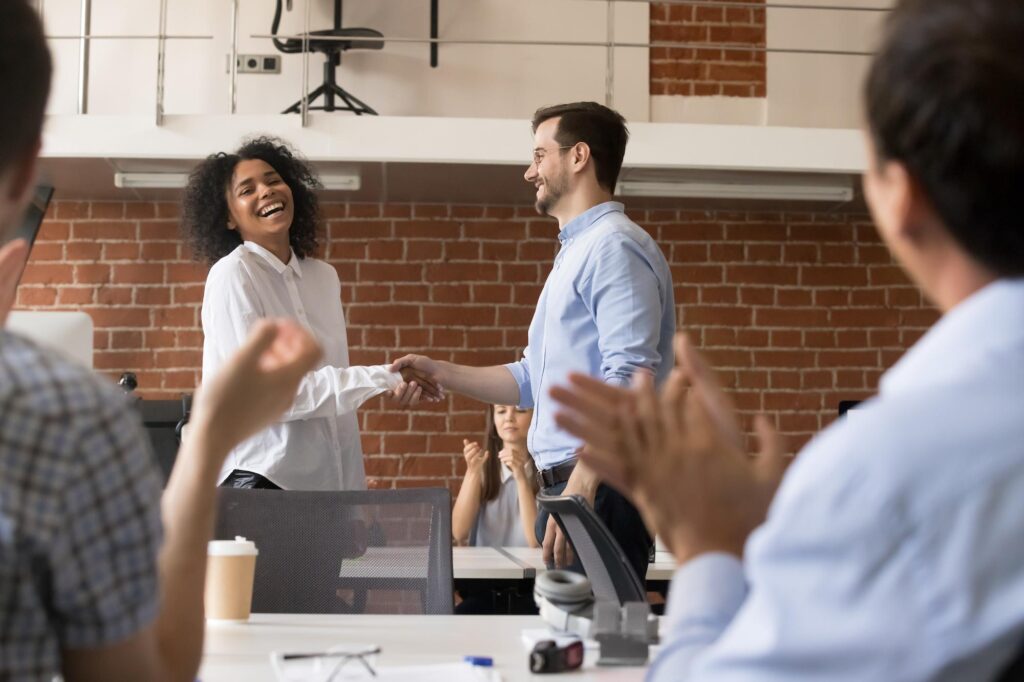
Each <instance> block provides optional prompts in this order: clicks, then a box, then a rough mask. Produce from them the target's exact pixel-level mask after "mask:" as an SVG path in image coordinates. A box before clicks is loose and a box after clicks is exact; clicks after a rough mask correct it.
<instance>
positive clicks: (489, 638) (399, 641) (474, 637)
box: [199, 614, 645, 682]
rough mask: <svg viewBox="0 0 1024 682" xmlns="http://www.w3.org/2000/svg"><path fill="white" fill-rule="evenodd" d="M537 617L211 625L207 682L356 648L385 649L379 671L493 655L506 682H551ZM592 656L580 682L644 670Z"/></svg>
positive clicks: (257, 618) (613, 679)
mask: <svg viewBox="0 0 1024 682" xmlns="http://www.w3.org/2000/svg"><path fill="white" fill-rule="evenodd" d="M540 627H543V624H542V622H541V620H540V618H539V617H538V616H334V615H328V616H323V615H295V614H255V615H253V617H252V619H251V620H250V621H249V622H248V623H213V624H207V626H206V640H205V648H204V653H203V664H202V668H201V669H200V671H199V679H201V680H202V681H203V682H228V681H229V680H230V681H231V682H236V681H237V680H245V682H276V681H275V679H274V672H273V670H272V668H271V666H270V652H271V651H282V652H299V651H318V650H319V651H322V650H323V649H326V648H327V647H330V646H334V645H338V644H345V643H352V644H376V645H379V646H380V647H381V654H380V657H379V658H378V665H379V666H399V665H419V664H437V663H451V662H454V661H459V660H461V659H462V656H464V655H466V654H473V655H477V656H491V657H493V658H494V664H495V668H496V669H497V670H498V671H499V672H500V673H501V676H502V678H501V679H502V680H503V681H504V682H515V681H517V680H532V679H536V680H544V679H547V680H550V679H551V677H550V675H547V676H545V675H531V674H530V672H529V670H528V669H527V667H526V657H527V654H526V648H525V646H524V644H523V641H522V631H523V630H524V629H528V628H540ZM595 657H596V652H594V651H590V650H588V651H587V655H586V658H585V662H584V669H583V670H582V671H580V672H578V673H574V674H573V675H572V680H573V682H635V681H639V680H642V679H643V675H644V672H645V669H644V668H598V667H596V666H595V665H594V663H593V661H594V660H595Z"/></svg>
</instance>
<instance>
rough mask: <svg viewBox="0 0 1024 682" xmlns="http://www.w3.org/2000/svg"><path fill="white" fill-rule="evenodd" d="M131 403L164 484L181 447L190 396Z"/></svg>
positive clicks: (190, 405)
mask: <svg viewBox="0 0 1024 682" xmlns="http://www.w3.org/2000/svg"><path fill="white" fill-rule="evenodd" d="M135 406H136V408H137V409H138V410H139V414H140V416H141V417H142V425H143V427H145V429H146V435H148V436H149V443H150V445H151V446H152V448H153V455H154V456H155V457H156V463H157V466H159V467H160V473H161V474H162V475H163V480H164V485H167V479H168V478H170V476H171V470H172V469H173V468H174V461H175V459H176V458H177V456H178V448H179V447H180V446H181V434H182V429H184V427H185V424H186V423H188V418H189V413H190V411H191V409H192V396H191V394H187V395H183V396H182V397H181V398H180V399H178V400H137V401H135Z"/></svg>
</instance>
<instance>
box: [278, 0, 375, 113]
mask: <svg viewBox="0 0 1024 682" xmlns="http://www.w3.org/2000/svg"><path fill="white" fill-rule="evenodd" d="M288 5H289V7H288V9H291V3H290V2H289V3H288ZM280 25H281V0H277V7H276V9H275V10H274V22H273V24H272V25H271V27H270V33H271V34H272V35H275V36H276V35H277V29H278V28H279V27H280ZM303 36H304V38H305V39H304V38H303V37H299V38H286V39H284V40H278V39H277V38H274V47H276V48H277V49H278V50H279V51H281V52H284V53H287V54H295V53H299V52H302V51H303V47H305V49H306V51H308V52H322V53H323V54H324V58H325V59H324V80H323V83H321V84H320V85H319V86H318V87H317V88H316V89H315V90H313V91H312V92H311V93H309V94H308V95H306V108H307V109H309V110H310V111H313V110H317V109H319V110H320V111H351V112H352V113H354V114H355V115H357V116H362V115H363V114H372V115H374V116H376V115H377V112H376V111H374V110H373V108H372V107H370V105H368V104H367V103H366V102H364V101H362V100H361V99H359V98H358V97H356V96H355V95H353V94H352V93H351V92H349V91H348V90H346V89H345V88H343V87H341V86H340V85H338V81H337V69H338V66H340V65H341V53H342V52H345V51H347V50H381V49H383V48H384V41H383V40H337V39H338V38H363V39H366V38H370V39H372V38H383V37H384V34H383V33H381V32H380V31H376V30H374V29H372V28H342V26H341V0H334V28H329V29H324V30H322V31H310V32H309V33H308V34H303ZM318 38H320V39H319V40H318ZM322 38H328V39H327V40H323V39H322ZM321 96H323V98H324V100H323V105H317V106H314V104H313V103H314V102H315V101H316V100H317V98H319V97H321ZM335 98H337V99H340V100H341V102H336V101H335ZM301 111H302V100H301V99H300V100H299V101H298V102H296V103H295V104H292V105H291V106H290V107H288V108H287V109H285V110H284V111H283V112H282V113H285V114H296V113H299V112H301Z"/></svg>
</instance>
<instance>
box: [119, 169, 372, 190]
mask: <svg viewBox="0 0 1024 682" xmlns="http://www.w3.org/2000/svg"><path fill="white" fill-rule="evenodd" d="M320 182H321V183H323V186H324V189H330V190H345V191H350V192H354V191H356V190H358V189H359V188H360V187H361V186H362V181H361V179H360V177H359V174H358V173H344V174H334V175H324V176H321V178H320ZM186 184H188V173H136V172H127V173H121V172H118V173H114V187H120V188H123V189H181V188H183V187H184V186H185V185H186Z"/></svg>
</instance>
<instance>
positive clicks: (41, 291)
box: [17, 287, 57, 307]
mask: <svg viewBox="0 0 1024 682" xmlns="http://www.w3.org/2000/svg"><path fill="white" fill-rule="evenodd" d="M56 302H57V290H56V289H54V288H53V287H19V288H18V294H17V305H18V306H26V307H37V306H52V305H53V304H54V303H56Z"/></svg>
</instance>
